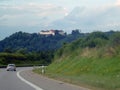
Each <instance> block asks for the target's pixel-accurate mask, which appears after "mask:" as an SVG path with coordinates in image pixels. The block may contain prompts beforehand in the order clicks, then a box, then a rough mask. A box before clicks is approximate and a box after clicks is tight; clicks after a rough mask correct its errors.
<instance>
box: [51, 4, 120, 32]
mask: <svg viewBox="0 0 120 90" xmlns="http://www.w3.org/2000/svg"><path fill="white" fill-rule="evenodd" d="M119 16H120V7H118V6H111V7H106V8H96V9H94V10H93V9H92V10H91V9H87V8H81V7H76V8H74V9H73V11H72V12H71V13H69V15H67V16H66V17H65V18H64V19H61V20H57V21H55V22H53V23H52V24H51V27H55V28H58V29H59V28H60V29H61V28H62V29H67V30H72V29H76V28H78V29H81V30H83V31H84V30H85V31H93V30H103V31H104V30H111V29H113V30H116V29H119V28H120V18H119Z"/></svg>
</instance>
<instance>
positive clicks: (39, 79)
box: [0, 68, 89, 90]
mask: <svg viewBox="0 0 120 90" xmlns="http://www.w3.org/2000/svg"><path fill="white" fill-rule="evenodd" d="M0 90H89V89H87V88H82V87H79V86H75V85H71V84H67V83H64V82H61V81H57V80H53V79H49V78H46V77H44V76H40V75H38V74H35V73H33V72H32V71H31V68H17V71H16V72H14V71H6V70H5V69H0Z"/></svg>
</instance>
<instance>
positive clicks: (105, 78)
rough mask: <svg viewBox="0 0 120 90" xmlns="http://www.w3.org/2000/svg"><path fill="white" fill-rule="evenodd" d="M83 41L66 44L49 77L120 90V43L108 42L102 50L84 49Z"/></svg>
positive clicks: (99, 89) (96, 89) (49, 69)
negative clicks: (80, 45)
mask: <svg viewBox="0 0 120 90" xmlns="http://www.w3.org/2000/svg"><path fill="white" fill-rule="evenodd" d="M112 40H113V39H112ZM80 41H81V40H78V41H76V42H74V43H72V44H69V45H64V47H62V48H61V49H60V50H59V51H58V52H57V53H56V56H55V61H54V62H53V63H52V64H51V65H49V66H48V67H47V68H46V72H45V75H46V76H48V77H51V78H55V79H58V80H63V81H65V82H69V83H73V84H77V85H80V86H83V87H88V88H91V89H93V90H120V44H119V42H117V43H114V42H113V41H114V40H113V41H112V42H109V41H108V40H106V41H105V43H104V45H103V46H100V47H99V46H95V47H92V48H90V47H84V48H81V47H79V44H80ZM118 41H119V40H118ZM113 43H114V45H113ZM34 71H35V72H37V73H41V71H40V70H37V69H36V70H34Z"/></svg>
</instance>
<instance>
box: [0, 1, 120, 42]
mask: <svg viewBox="0 0 120 90" xmlns="http://www.w3.org/2000/svg"><path fill="white" fill-rule="evenodd" d="M119 16H120V0H0V40H2V39H4V38H5V37H7V36H9V35H11V34H12V33H15V32H18V31H23V32H29V33H33V32H36V33H37V32H39V31H41V30H50V29H59V30H60V29H62V30H64V31H65V32H68V33H70V32H71V30H73V29H80V30H81V31H82V32H92V31H96V30H99V31H108V30H120V18H119Z"/></svg>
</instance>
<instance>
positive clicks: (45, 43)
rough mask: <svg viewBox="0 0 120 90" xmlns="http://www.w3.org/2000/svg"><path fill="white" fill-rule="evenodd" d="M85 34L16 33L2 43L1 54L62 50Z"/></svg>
mask: <svg viewBox="0 0 120 90" xmlns="http://www.w3.org/2000/svg"><path fill="white" fill-rule="evenodd" d="M84 35H85V34H82V33H79V31H76V30H74V31H72V33H71V34H69V35H60V34H57V35H54V36H53V35H50V36H44V35H40V34H38V33H33V34H30V33H25V32H21V31H20V32H16V33H14V34H12V35H11V36H9V37H7V38H5V39H4V40H2V41H0V52H3V51H6V50H7V51H17V50H19V49H24V50H27V51H35V52H39V51H50V50H56V49H58V48H60V47H61V46H62V45H63V44H64V43H68V42H72V41H74V40H76V39H78V38H80V37H83V36H84Z"/></svg>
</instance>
